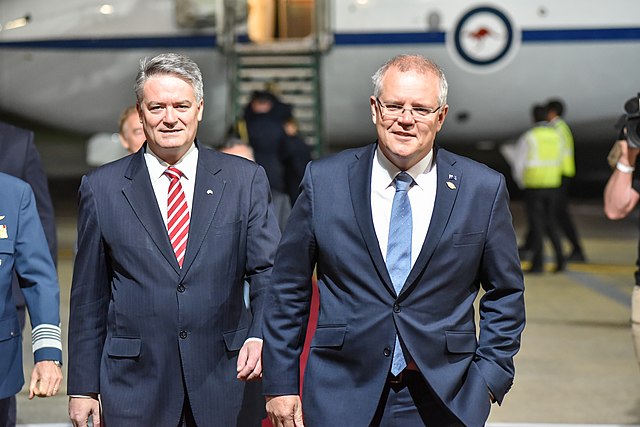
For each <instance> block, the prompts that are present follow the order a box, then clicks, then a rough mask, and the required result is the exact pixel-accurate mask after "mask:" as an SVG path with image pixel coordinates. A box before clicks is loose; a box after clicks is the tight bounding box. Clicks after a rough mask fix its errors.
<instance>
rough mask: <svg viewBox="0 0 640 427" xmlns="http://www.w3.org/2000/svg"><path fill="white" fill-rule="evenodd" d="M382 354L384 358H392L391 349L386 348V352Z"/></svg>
mask: <svg viewBox="0 0 640 427" xmlns="http://www.w3.org/2000/svg"><path fill="white" fill-rule="evenodd" d="M382 354H384V357H389V356H391V349H390V348H389V347H385V349H384V351H383V352H382Z"/></svg>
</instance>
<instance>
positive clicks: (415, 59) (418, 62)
mask: <svg viewBox="0 0 640 427" xmlns="http://www.w3.org/2000/svg"><path fill="white" fill-rule="evenodd" d="M392 67H395V68H397V69H398V70H399V71H401V72H403V73H404V72H407V71H416V72H418V73H420V74H435V75H436V77H438V79H439V80H440V93H439V94H438V105H444V104H446V103H447V92H448V91H449V85H448V83H447V78H446V77H445V75H444V72H443V71H442V69H441V68H440V66H438V64H436V63H435V62H433V61H432V60H430V59H428V58H425V57H424V56H422V55H398V56H394V57H393V58H391V59H390V60H388V61H387V62H385V63H384V64H382V66H381V67H380V68H378V71H376V72H375V74H374V75H373V76H371V80H372V82H373V96H375V97H378V96H380V94H381V92H382V80H383V78H384V76H385V74H386V72H387V71H389V69H390V68H392Z"/></svg>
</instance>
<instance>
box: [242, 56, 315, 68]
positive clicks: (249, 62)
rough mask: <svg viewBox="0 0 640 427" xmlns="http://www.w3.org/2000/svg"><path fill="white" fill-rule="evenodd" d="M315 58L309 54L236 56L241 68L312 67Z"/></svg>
mask: <svg viewBox="0 0 640 427" xmlns="http://www.w3.org/2000/svg"><path fill="white" fill-rule="evenodd" d="M314 62H315V60H314V58H313V57H309V56H299V55H296V56H241V57H239V58H238V65H239V66H240V67H241V68H247V67H258V68H262V67H271V66H274V65H275V66H280V67H312V66H313V64H314Z"/></svg>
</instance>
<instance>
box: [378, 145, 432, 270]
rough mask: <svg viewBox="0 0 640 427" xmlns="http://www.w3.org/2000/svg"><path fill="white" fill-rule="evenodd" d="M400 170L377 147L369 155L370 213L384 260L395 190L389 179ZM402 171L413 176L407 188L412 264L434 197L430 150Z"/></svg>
mask: <svg viewBox="0 0 640 427" xmlns="http://www.w3.org/2000/svg"><path fill="white" fill-rule="evenodd" d="M400 172H401V171H400V169H398V168H397V167H396V166H395V165H394V164H393V163H391V161H389V159H387V158H386V157H385V156H384V154H383V153H382V151H381V150H380V147H378V148H377V149H376V153H375V155H374V156H373V167H372V168H371V213H372V216H373V226H374V227H375V231H376V236H378V244H379V245H380V251H381V252H382V256H383V258H384V260H385V262H386V260H387V243H388V241H389V222H390V220H391V207H392V205H393V197H394V196H395V194H396V188H395V185H394V183H393V180H394V179H395V177H396V175H398V174H399V173H400ZM406 172H407V173H408V174H409V175H411V177H412V178H413V180H414V184H413V185H412V186H411V187H410V188H409V191H408V195H409V201H410V203H411V218H412V221H413V225H412V233H411V267H413V264H415V262H416V259H417V258H418V255H419V254H420V251H421V250H422V245H423V244H424V239H425V237H426V236H427V230H428V229H429V224H430V223H431V215H432V214H433V206H434V203H435V200H436V175H437V174H436V165H435V163H434V162H433V150H431V151H430V152H429V154H427V156H426V157H425V158H424V159H422V160H421V161H420V162H418V163H417V164H416V165H415V166H413V167H412V168H411V169H409V170H408V171H406Z"/></svg>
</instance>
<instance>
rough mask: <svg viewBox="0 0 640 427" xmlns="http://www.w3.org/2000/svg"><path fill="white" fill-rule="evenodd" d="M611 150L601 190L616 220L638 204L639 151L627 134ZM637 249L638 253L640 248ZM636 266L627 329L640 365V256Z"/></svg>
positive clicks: (639, 185)
mask: <svg viewBox="0 0 640 427" xmlns="http://www.w3.org/2000/svg"><path fill="white" fill-rule="evenodd" d="M627 140H629V142H628V141H627ZM616 150H617V151H616ZM612 151H614V152H616V153H618V152H619V153H620V154H619V156H618V155H617V154H616V156H615V157H617V160H615V158H614V161H615V168H614V169H613V173H612V174H611V177H610V178H609V181H608V182H607V185H606V187H605V189H604V212H605V214H606V215H607V218H609V219H613V220H616V219H622V218H625V217H626V216H627V215H629V213H631V211H633V209H634V208H635V207H636V205H637V204H638V201H640V179H638V178H637V177H636V178H635V179H634V170H635V164H636V159H637V157H638V154H639V153H640V148H639V147H638V146H637V144H635V143H634V141H633V139H632V138H631V136H630V135H627V139H620V140H618V141H616V145H615V147H614V149H613V150H612ZM638 250H639V254H640V246H639V248H638ZM636 264H637V265H638V270H636V273H635V279H636V286H635V287H634V288H633V294H632V297H631V328H632V333H633V340H634V345H635V350H636V359H637V360H638V361H639V362H640V257H639V258H638V261H636Z"/></svg>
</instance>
